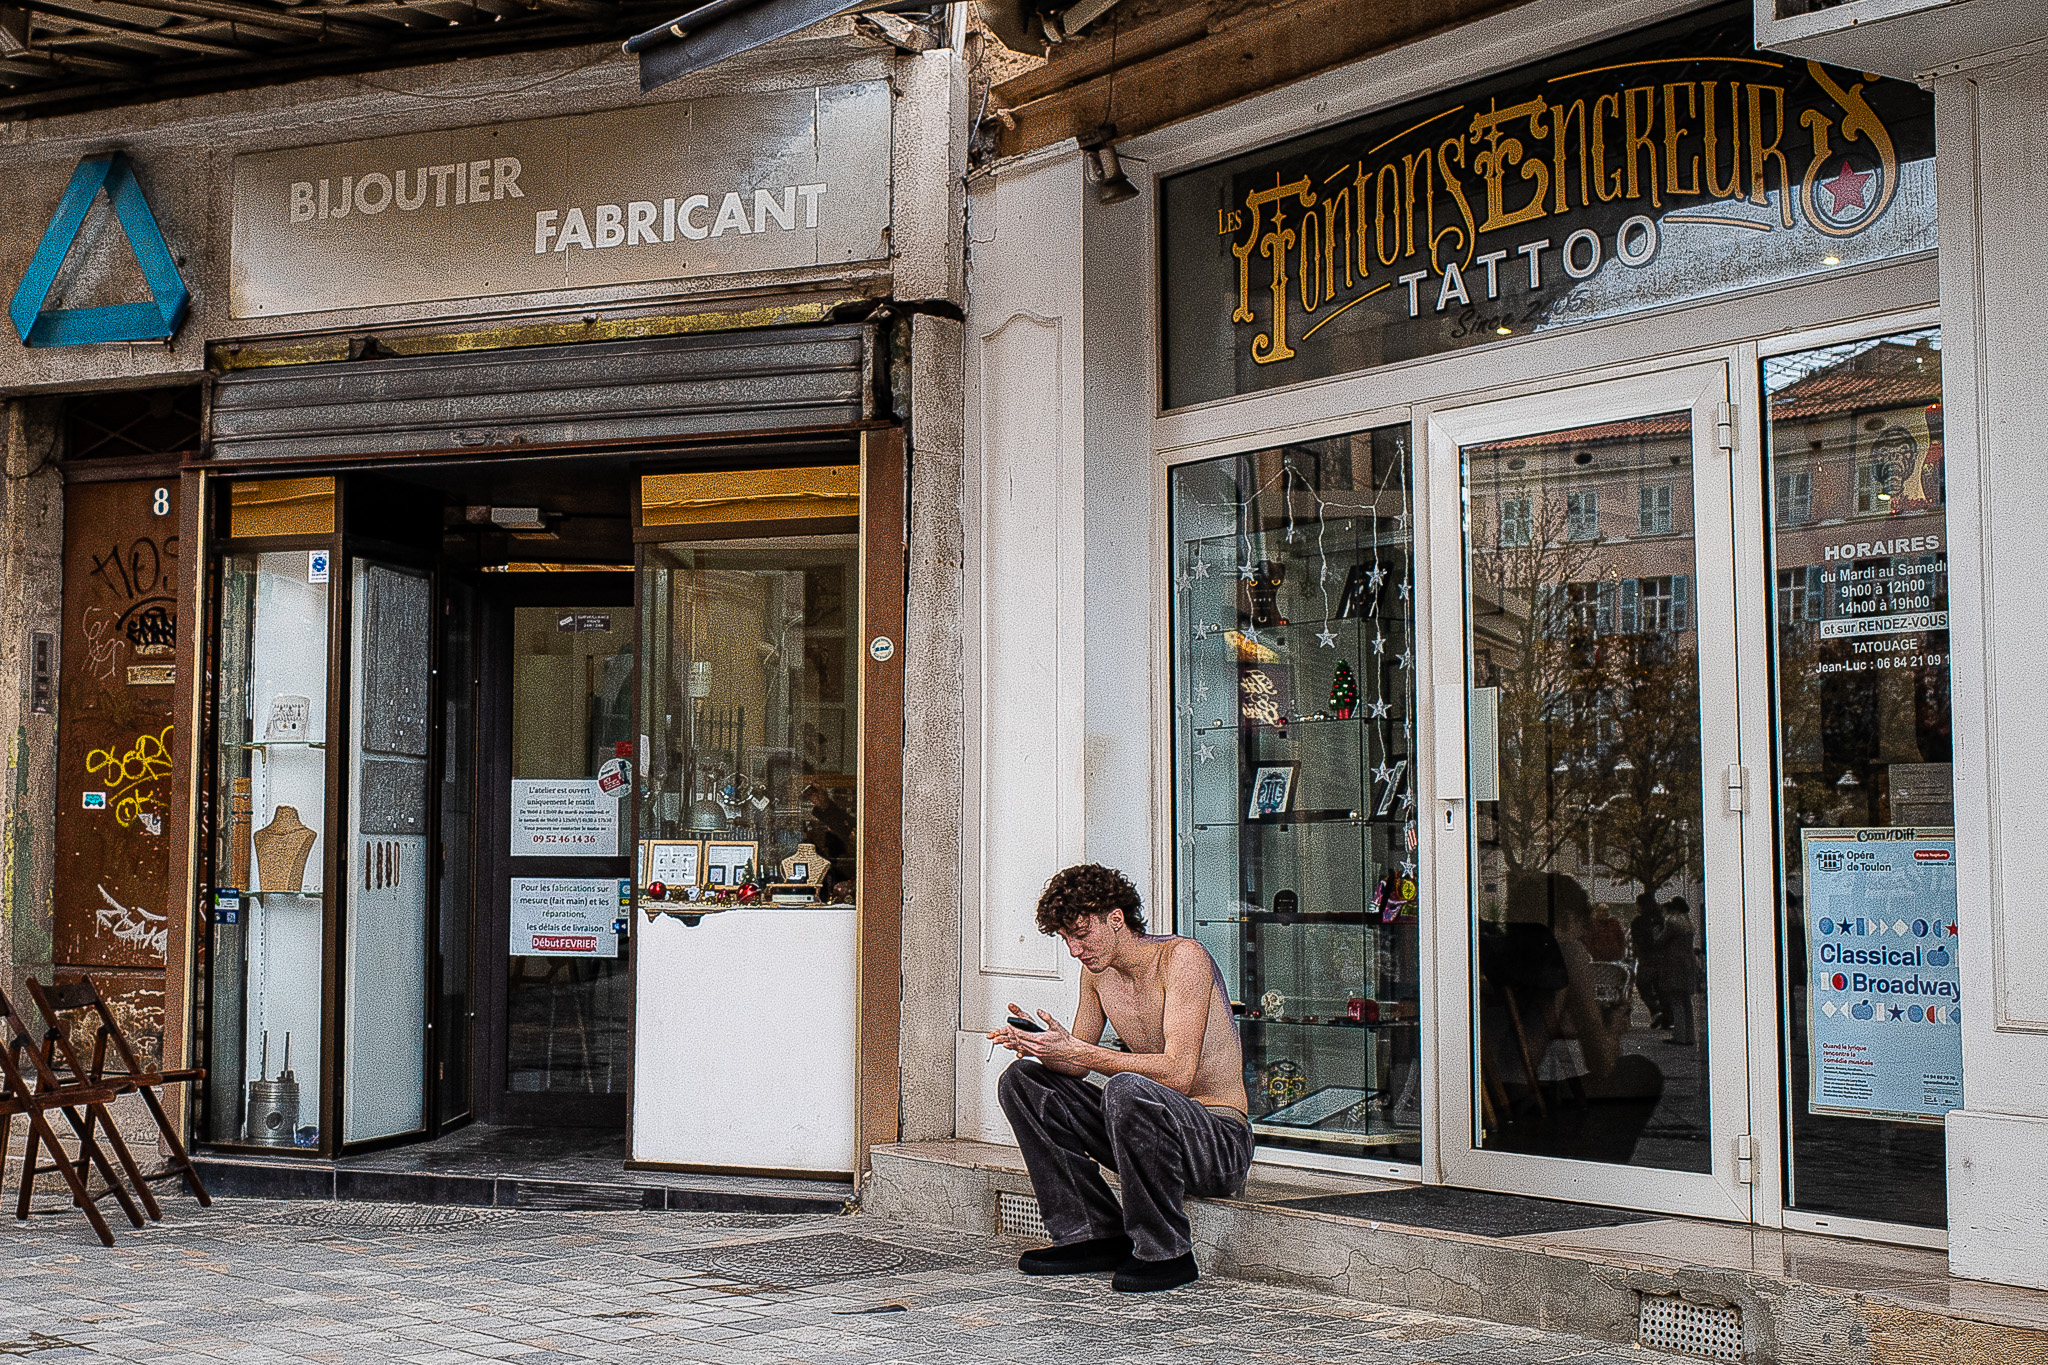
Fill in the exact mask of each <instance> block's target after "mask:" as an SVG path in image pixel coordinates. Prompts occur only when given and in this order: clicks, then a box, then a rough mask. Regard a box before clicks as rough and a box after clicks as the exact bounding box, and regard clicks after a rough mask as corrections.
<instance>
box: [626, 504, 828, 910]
mask: <svg viewBox="0 0 2048 1365" xmlns="http://www.w3.org/2000/svg"><path fill="white" fill-rule="evenodd" d="M645 563H646V568H647V570H648V573H647V575H646V579H645V583H644V585H643V588H642V595H641V611H642V620H641V628H642V637H641V638H642V639H643V640H644V641H645V646H646V650H647V667H646V671H645V672H644V674H643V675H642V687H643V689H644V692H643V696H642V700H641V705H642V708H643V715H644V716H645V717H646V722H645V723H646V726H647V727H648V728H649V729H650V731H651V733H652V734H653V735H654V736H655V737H656V738H655V743H654V744H653V745H652V746H651V749H650V752H649V769H648V773H647V788H646V793H645V795H644V796H643V798H642V800H641V803H640V837H641V839H642V841H643V843H642V847H641V868H640V872H639V885H640V897H641V901H642V904H643V905H646V906H648V907H650V908H653V907H673V908H676V909H684V908H687V907H689V906H697V907H699V908H700V912H701V913H712V912H715V911H716V910H718V909H719V908H722V907H724V906H728V905H733V904H747V905H752V904H757V903H758V904H763V905H769V904H786V905H796V904H810V905H827V904H848V903H851V901H852V900H853V888H854V883H855V871H856V864H857V860H858V857H859V849H858V841H857V837H856V823H857V822H856V815H857V813H858V805H857V783H856V780H855V774H856V772H857V768H858V759H859V755H858V751H857V750H858V744H859V711H858V707H857V697H856V689H857V686H858V679H859V655H858V648H859V639H858V632H857V622H858V617H857V612H858V609H859V602H858V586H859V581H860V579H859V551H858V548H857V541H856V539H855V538H854V537H852V536H844V537H840V536H817V537H807V538H805V539H804V540H802V541H800V542H777V543H772V544H767V545H763V546H761V547H759V548H755V547H751V546H747V545H744V544H724V545H686V544H670V545H658V546H649V547H648V549H647V552H646V561H645Z"/></svg>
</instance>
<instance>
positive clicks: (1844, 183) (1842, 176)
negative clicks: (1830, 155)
mask: <svg viewBox="0 0 2048 1365" xmlns="http://www.w3.org/2000/svg"><path fill="white" fill-rule="evenodd" d="M1875 179H1877V172H1875V171H1852V170H1850V169H1849V159H1848V158H1847V157H1843V158H1842V169H1841V170H1839V171H1837V172H1835V178H1834V179H1833V180H1823V181H1821V182H1820V187H1821V188H1822V189H1824V190H1826V191H1827V192H1828V197H1829V198H1831V199H1833V200H1834V201H1835V216H1836V217H1837V218H1839V217H1841V216H1842V210H1843V209H1845V208H1848V207H1850V206H1851V205H1853V206H1855V207H1856V208H1859V209H1868V208H1869V207H1870V205H1869V203H1868V202H1867V201H1866V200H1865V199H1864V197H1863V191H1864V190H1865V189H1867V188H1868V187H1869V185H1870V182H1871V181H1873V180H1875Z"/></svg>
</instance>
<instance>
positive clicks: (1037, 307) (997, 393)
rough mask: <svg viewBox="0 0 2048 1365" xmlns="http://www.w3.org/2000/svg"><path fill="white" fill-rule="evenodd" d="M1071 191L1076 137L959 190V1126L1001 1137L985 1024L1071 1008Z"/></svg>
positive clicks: (1074, 275) (1074, 774)
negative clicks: (1063, 886) (1059, 875)
mask: <svg viewBox="0 0 2048 1365" xmlns="http://www.w3.org/2000/svg"><path fill="white" fill-rule="evenodd" d="M1083 189H1084V187H1083V182H1082V173H1081V164H1080V157H1079V154H1078V153H1077V152H1076V151H1075V149H1074V147H1073V145H1072V144H1071V143H1069V144H1065V145H1063V146H1060V147H1054V148H1049V149H1047V150H1046V151H1045V152H1042V153H1039V154H1037V155H1035V156H1031V157H1026V158H1022V159H1021V160H1020V161H1019V162H1017V163H1012V164H1007V165H1005V167H1004V168H1003V169H1002V170H1001V171H1000V172H998V173H996V174H992V175H986V176H981V177H977V178H976V180H975V181H974V182H973V183H972V184H971V186H970V192H969V200H968V219H967V253H968V254H967V265H968V303H967V327H966V337H965V350H966V360H965V396H966V426H965V448H966V461H967V477H966V482H965V490H964V494H965V507H966V514H965V515H966V546H965V548H966V565H967V572H966V584H967V606H966V609H965V614H966V618H967V621H968V623H969V624H968V629H967V636H966V644H965V651H964V667H965V673H966V683H965V686H966V695H967V703H966V704H967V718H968V719H967V766H966V792H967V809H966V812H965V832H964V863H965V882H966V897H965V903H964V905H963V907H962V928H961V934H960V1032H959V1033H958V1035H957V1038H956V1061H957V1067H958V1070H957V1077H958V1079H957V1082H956V1083H957V1085H958V1088H959V1095H958V1109H959V1129H958V1131H959V1132H960V1134H961V1135H962V1136H975V1137H989V1138H992V1139H994V1140H998V1141H1006V1140H1007V1139H1008V1134H1009V1129H1008V1125H1007V1124H1006V1123H1005V1122H1004V1120H1003V1117H1002V1114H1001V1113H1000V1112H999V1111H998V1110H997V1109H996V1107H995V1102H994V1094H995V1078H996V1076H997V1074H998V1073H999V1072H1000V1069H1001V1067H1000V1063H999V1062H991V1061H990V1060H989V1057H988V1043H987V1042H986V1041H985V1040H984V1039H983V1038H982V1032H983V1030H986V1029H989V1028H993V1027H994V1026H995V1025H996V1024H997V1023H998V1022H1000V1020H1001V1019H1002V1017H1003V1015H1002V1011H1003V1009H1004V1007H1005V1006H1006V1005H1008V1004H1011V1003H1015V1004H1018V1005H1021V1006H1023V1007H1024V1008H1026V1009H1045V1010H1054V1011H1059V1012H1061V1013H1062V1014H1063V1015H1065V1016H1068V1017H1071V1014H1072V1011H1073V1007H1074V1000H1075V992H1076V990H1077V988H1078V983H1079V968H1078V967H1077V966H1076V965H1075V964H1074V962H1073V961H1072V959H1071V958H1069V957H1068V956H1067V954H1066V952H1065V950H1064V948H1062V946H1061V945H1060V943H1059V942H1058V941H1057V940H1056V939H1051V938H1047V937H1045V936H1044V935H1042V934H1040V933H1039V932H1038V928H1037V925H1036V924H1035V923H1034V922H1033V911H1034V907H1035V904H1036V902H1037V898H1038V892H1039V889H1040V888H1041V887H1042V886H1043V885H1044V884H1045V881H1046V879H1047V878H1048V877H1050V876H1051V875H1052V874H1053V873H1054V872H1056V871H1058V870H1059V869H1060V868H1062V867H1064V866H1066V865H1067V864H1069V863H1073V862H1078V861H1080V860H1081V858H1082V856H1083V855H1084V853H1085V852H1086V850H1087V847H1088V836H1087V809H1086V807H1087V778H1086V768H1085V757H1084V753H1085V745H1086V741H1085V737H1084V736H1085V719H1084V717H1085V714H1086V706H1087V698H1086V688H1087V654H1088V649H1089V646H1090V641H1089V640H1088V638H1087V623H1086V612H1085V609H1084V606H1083V600H1084V598H1083V584H1084V582H1085V578H1086V563H1085V561H1086V556H1087V552H1088V548H1087V543H1086V533H1085V528H1084V524H1083V511H1082V509H1083V507H1084V506H1085V502H1084V499H1083V496H1082V491H1083V487H1084V483H1085V479H1086V472H1085V457H1084V454H1083V452H1084V439H1083V432H1084V426H1085V416H1084V402H1083V396H1082V395H1083V385H1082V375H1083V373H1084V370H1085V364H1084V354H1085V352H1084V345H1085V335H1086V328H1085V326H1084V318H1083V309H1082V291H1081V272H1080V270H1079V268H1078V267H1079V264H1080V258H1081V240H1082V223H1083V212H1084V210H1083ZM1130 533H1131V534H1134V535H1141V534H1142V533H1141V532H1140V531H1139V530H1138V528H1136V527H1133V528H1130ZM1131 626H1132V630H1133V633H1134V637H1135V635H1136V633H1137V632H1139V631H1142V629H1143V627H1142V624H1141V623H1140V622H1132V623H1131ZM1007 1059H1008V1054H1004V1057H1003V1058H1002V1059H1000V1060H1007Z"/></svg>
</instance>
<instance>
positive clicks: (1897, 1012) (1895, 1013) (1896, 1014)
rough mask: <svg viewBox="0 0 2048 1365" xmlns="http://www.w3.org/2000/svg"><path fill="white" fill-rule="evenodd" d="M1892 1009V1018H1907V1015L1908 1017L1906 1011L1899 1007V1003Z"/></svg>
mask: <svg viewBox="0 0 2048 1365" xmlns="http://www.w3.org/2000/svg"><path fill="white" fill-rule="evenodd" d="M1891 1010H1892V1014H1891V1017H1892V1018H1894V1019H1903V1018H1905V1017H1906V1012H1905V1011H1904V1010H1902V1009H1900V1008H1899V1007H1898V1006H1897V1005H1893V1006H1892V1007H1891Z"/></svg>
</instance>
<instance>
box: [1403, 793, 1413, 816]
mask: <svg viewBox="0 0 2048 1365" xmlns="http://www.w3.org/2000/svg"><path fill="white" fill-rule="evenodd" d="M1414 808H1415V793H1414V792H1411V791H1403V792H1402V793H1401V809H1402V810H1404V811H1408V810H1413V809H1414Z"/></svg>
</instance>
